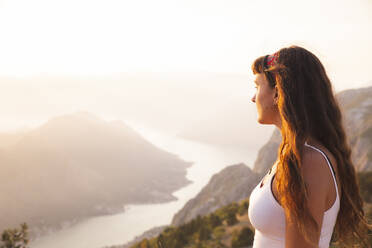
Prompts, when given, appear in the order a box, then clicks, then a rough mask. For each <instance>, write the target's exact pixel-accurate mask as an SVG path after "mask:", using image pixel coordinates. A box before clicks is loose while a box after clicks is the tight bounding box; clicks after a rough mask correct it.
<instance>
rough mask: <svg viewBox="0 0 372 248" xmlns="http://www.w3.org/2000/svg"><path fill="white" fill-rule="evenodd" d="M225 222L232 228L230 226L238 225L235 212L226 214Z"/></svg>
mask: <svg viewBox="0 0 372 248" xmlns="http://www.w3.org/2000/svg"><path fill="white" fill-rule="evenodd" d="M226 222H227V225H229V226H232V225H234V224H236V223H238V219H237V218H236V214H235V212H233V211H231V210H229V211H228V212H227V216H226Z"/></svg>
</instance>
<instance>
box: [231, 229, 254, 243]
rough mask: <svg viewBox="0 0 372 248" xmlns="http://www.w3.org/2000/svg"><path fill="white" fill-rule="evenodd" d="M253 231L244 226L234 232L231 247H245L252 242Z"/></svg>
mask: <svg viewBox="0 0 372 248" xmlns="http://www.w3.org/2000/svg"><path fill="white" fill-rule="evenodd" d="M253 238H254V233H253V231H252V230H251V229H250V228H249V227H244V228H243V229H242V230H240V232H234V233H233V237H232V241H231V247H233V248H238V247H245V246H249V245H252V244H253Z"/></svg>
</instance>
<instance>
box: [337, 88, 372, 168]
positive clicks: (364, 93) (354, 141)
mask: <svg viewBox="0 0 372 248" xmlns="http://www.w3.org/2000/svg"><path fill="white" fill-rule="evenodd" d="M337 98H338V100H339V102H340V105H341V108H342V110H343V114H344V119H345V120H344V125H345V129H346V133H347V136H348V139H349V142H350V144H351V147H352V160H353V163H354V165H355V168H356V169H357V171H372V86H370V87H366V88H360V89H352V90H346V91H343V92H340V93H339V94H338V95H337Z"/></svg>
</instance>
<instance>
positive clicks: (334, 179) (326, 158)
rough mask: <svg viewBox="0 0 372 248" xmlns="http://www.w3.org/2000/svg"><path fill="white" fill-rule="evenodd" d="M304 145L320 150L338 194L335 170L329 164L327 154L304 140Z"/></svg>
mask: <svg viewBox="0 0 372 248" xmlns="http://www.w3.org/2000/svg"><path fill="white" fill-rule="evenodd" d="M305 145H306V146H308V147H311V148H313V149H314V150H316V151H318V152H320V153H321V154H322V155H323V157H324V158H325V160H326V161H327V164H328V167H329V169H330V170H331V174H332V178H333V181H334V182H335V186H336V193H337V195H338V187H337V180H336V172H335V171H334V169H333V166H332V164H331V161H330V159H329V158H328V156H327V154H325V152H323V151H322V150H320V149H319V148H317V147H315V146H312V145H309V144H308V143H307V142H305Z"/></svg>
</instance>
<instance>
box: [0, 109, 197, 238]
mask: <svg viewBox="0 0 372 248" xmlns="http://www.w3.org/2000/svg"><path fill="white" fill-rule="evenodd" d="M0 137H1V136H0ZM0 163H1V165H2V166H1V167H0V186H1V187H0V194H1V196H2V204H0V212H1V215H2V219H1V222H0V231H1V230H3V229H5V228H9V227H12V226H18V225H19V224H20V223H21V222H27V224H29V226H30V227H31V228H32V227H34V231H35V233H37V232H39V231H40V230H39V229H38V228H42V227H48V228H58V227H59V226H60V225H61V222H62V221H64V222H66V221H67V222H69V221H74V220H76V219H81V218H85V217H89V216H93V215H102V214H112V213H115V212H121V211H123V205H124V204H128V203H154V202H165V201H171V200H175V199H176V198H175V197H174V196H173V195H172V192H174V191H176V190H178V189H180V188H181V187H183V186H185V185H187V184H189V183H190V181H189V180H188V179H186V177H185V176H186V168H188V167H190V166H191V164H192V163H191V162H186V161H182V160H181V159H180V158H179V157H178V156H177V155H175V154H171V153H169V152H166V151H163V150H161V149H159V148H157V147H156V146H154V145H152V144H151V143H149V142H148V141H147V140H146V139H145V138H144V137H142V136H141V135H140V134H138V133H137V132H135V131H134V130H133V129H132V128H130V127H129V126H127V125H126V124H125V123H123V122H121V121H115V122H106V121H104V120H102V119H99V118H98V117H96V116H94V115H91V114H89V113H76V114H71V115H65V116H59V117H55V118H53V119H51V120H49V121H48V122H47V123H45V124H44V125H42V126H40V127H39V128H36V129H34V130H32V131H29V132H26V133H23V134H22V135H21V137H17V136H13V137H12V138H11V139H9V142H8V146H5V145H4V146H2V147H1V149H0ZM37 230H39V231H37Z"/></svg>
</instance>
